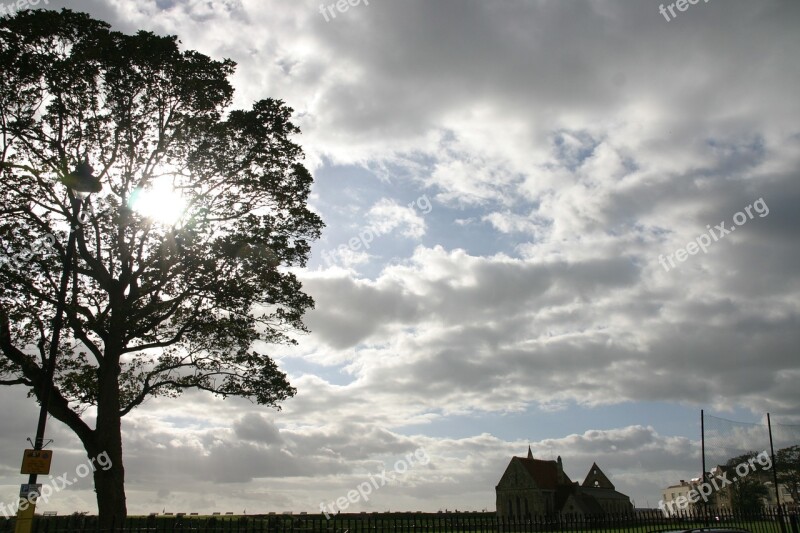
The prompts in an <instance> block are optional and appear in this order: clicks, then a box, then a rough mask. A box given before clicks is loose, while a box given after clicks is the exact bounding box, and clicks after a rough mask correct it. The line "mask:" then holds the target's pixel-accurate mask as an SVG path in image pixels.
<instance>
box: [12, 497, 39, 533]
mask: <svg viewBox="0 0 800 533" xmlns="http://www.w3.org/2000/svg"><path fill="white" fill-rule="evenodd" d="M35 513H36V503H35V502H31V501H30V500H28V499H27V498H22V499H21V500H20V504H19V511H18V512H17V524H16V526H15V527H14V533H31V528H32V527H33V515H34V514H35Z"/></svg>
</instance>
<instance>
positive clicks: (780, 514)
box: [767, 413, 786, 532]
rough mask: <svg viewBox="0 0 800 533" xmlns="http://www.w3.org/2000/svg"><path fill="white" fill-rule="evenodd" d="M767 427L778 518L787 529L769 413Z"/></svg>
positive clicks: (782, 526)
mask: <svg viewBox="0 0 800 533" xmlns="http://www.w3.org/2000/svg"><path fill="white" fill-rule="evenodd" d="M767 429H768V430H769V453H770V457H771V458H772V481H773V482H774V483H775V501H776V502H778V520H779V521H780V523H781V531H783V532H785V531H786V524H784V523H783V509H782V508H781V491H780V490H778V466H777V464H776V463H775V447H774V446H773V445H772V421H771V420H770V418H769V413H767Z"/></svg>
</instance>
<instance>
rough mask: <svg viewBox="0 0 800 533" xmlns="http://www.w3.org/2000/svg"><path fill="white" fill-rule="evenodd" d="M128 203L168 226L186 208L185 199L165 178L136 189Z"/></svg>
mask: <svg viewBox="0 0 800 533" xmlns="http://www.w3.org/2000/svg"><path fill="white" fill-rule="evenodd" d="M128 205H129V206H130V208H131V209H133V210H134V211H136V212H137V213H139V214H140V215H142V216H144V217H147V218H149V219H151V220H153V221H156V222H159V223H161V224H165V225H169V226H171V225H173V224H175V223H176V222H178V220H180V218H181V217H182V216H183V213H184V211H185V210H186V201H185V200H184V199H183V197H182V196H181V195H180V193H179V192H177V191H176V190H174V189H173V188H172V185H171V184H170V183H169V182H168V181H167V180H159V181H156V182H155V183H154V184H153V185H152V186H150V187H148V188H146V189H136V190H135V191H134V192H133V194H132V195H131V199H130V201H129V202H128Z"/></svg>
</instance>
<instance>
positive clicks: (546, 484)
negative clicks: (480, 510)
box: [495, 446, 633, 518]
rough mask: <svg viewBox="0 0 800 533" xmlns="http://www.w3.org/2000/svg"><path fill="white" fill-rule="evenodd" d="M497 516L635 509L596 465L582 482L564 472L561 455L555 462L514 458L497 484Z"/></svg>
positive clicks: (597, 512) (587, 513) (522, 516)
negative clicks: (574, 479) (579, 482)
mask: <svg viewBox="0 0 800 533" xmlns="http://www.w3.org/2000/svg"><path fill="white" fill-rule="evenodd" d="M495 492H496V494H497V515H498V516H501V517H505V518H524V517H528V516H534V515H551V516H552V515H556V514H573V515H580V516H590V515H591V516H598V515H604V514H607V513H627V512H632V511H633V505H632V504H631V501H630V498H628V497H627V496H625V495H624V494H622V493H620V492H617V490H616V489H615V488H614V484H613V483H611V480H609V479H608V477H607V476H606V475H605V474H604V473H603V471H602V470H600V467H599V466H597V463H595V464H592V467H591V468H590V469H589V473H588V474H587V475H586V478H585V479H584V481H583V483H582V484H578V482H577V481H575V482H573V481H572V480H571V479H570V478H569V476H567V474H566V473H565V472H564V467H563V465H562V463H561V457H560V456H559V457H558V459H557V460H555V461H545V460H541V459H534V458H533V453H532V452H531V449H530V446H529V447H528V456H527V457H525V458H523V457H512V458H511V462H510V463H508V467H506V471H505V473H503V477H501V478H500V482H499V483H498V484H497V486H496V487H495Z"/></svg>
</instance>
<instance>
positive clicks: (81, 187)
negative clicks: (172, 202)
mask: <svg viewBox="0 0 800 533" xmlns="http://www.w3.org/2000/svg"><path fill="white" fill-rule="evenodd" d="M92 172H93V169H92V167H91V166H90V165H89V163H88V162H87V161H83V162H80V163H78V164H77V166H76V167H75V170H74V171H73V172H71V173H70V174H68V175H66V176H64V177H62V178H61V182H62V183H64V185H66V186H67V187H69V189H70V191H71V193H72V194H70V195H69V199H70V203H71V207H72V221H70V230H69V238H68V239H67V249H66V251H65V253H64V261H63V262H62V265H61V267H62V270H61V280H60V283H59V286H58V295H57V298H56V314H55V316H54V317H53V332H52V336H51V339H50V350H49V353H48V357H47V360H46V361H45V365H46V368H45V369H44V371H45V375H44V379H43V380H42V381H41V384H40V385H39V402H40V405H41V407H40V409H39V421H38V423H37V425H36V438H35V440H34V443H33V449H34V452H39V451H41V450H42V449H43V448H44V432H45V428H46V426H47V410H48V407H49V405H50V389H51V388H52V386H53V379H54V377H55V372H56V356H57V354H58V346H59V343H60V342H61V330H62V328H63V326H64V308H65V307H66V301H67V289H68V288H69V278H70V274H71V271H72V262H73V258H74V256H75V241H76V239H77V233H78V231H79V226H80V214H81V204H82V203H83V200H84V199H85V198H87V197H88V196H89V195H90V194H91V193H93V192H99V191H100V190H102V188H103V186H102V184H101V183H100V180H99V179H98V178H97V177H95V176H94V175H93V174H92ZM73 221H74V223H73ZM23 466H24V463H23ZM48 469H49V466H48ZM37 480H38V473H31V474H30V475H29V477H28V487H27V488H28V491H27V492H28V493H29V494H24V493H25V492H26V490H25V486H24V485H23V486H22V488H21V490H20V508H19V511H18V513H17V523H16V526H15V533H30V530H31V526H32V524H33V515H34V512H35V510H36V498H37V497H38V493H37V491H36V482H37ZM31 492H33V494H35V496H33V497H32V498H31V497H30V493H31ZM25 502H27V505H24V503H25ZM23 505H24V506H25V509H24V510H23Z"/></svg>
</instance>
